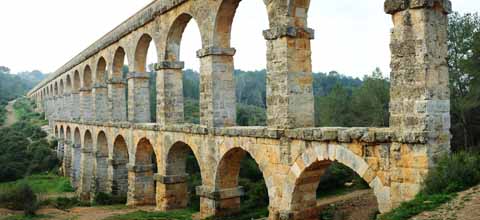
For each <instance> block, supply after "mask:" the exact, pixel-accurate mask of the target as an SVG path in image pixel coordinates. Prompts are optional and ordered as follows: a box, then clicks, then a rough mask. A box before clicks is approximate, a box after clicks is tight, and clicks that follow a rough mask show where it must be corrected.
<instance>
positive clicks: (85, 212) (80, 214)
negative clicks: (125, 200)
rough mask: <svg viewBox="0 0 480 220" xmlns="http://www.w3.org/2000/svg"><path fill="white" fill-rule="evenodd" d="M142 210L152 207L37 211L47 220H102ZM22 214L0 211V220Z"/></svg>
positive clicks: (152, 208)
mask: <svg viewBox="0 0 480 220" xmlns="http://www.w3.org/2000/svg"><path fill="white" fill-rule="evenodd" d="M138 210H144V211H154V210H155V207H154V206H142V207H137V208H129V207H125V206H103V207H101V206H100V207H98V206H96V207H76V208H72V209H70V210H68V211H63V210H59V209H55V208H42V209H40V210H38V211H37V214H39V215H46V216H48V218H47V219H48V220H102V219H105V218H108V217H110V216H114V215H120V214H127V213H130V212H133V211H138ZM21 213H22V212H19V211H11V210H6V209H0V219H3V217H8V216H9V215H18V214H21Z"/></svg>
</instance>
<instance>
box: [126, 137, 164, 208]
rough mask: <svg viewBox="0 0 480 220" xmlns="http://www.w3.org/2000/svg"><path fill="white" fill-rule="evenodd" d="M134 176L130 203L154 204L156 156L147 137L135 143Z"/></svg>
mask: <svg viewBox="0 0 480 220" xmlns="http://www.w3.org/2000/svg"><path fill="white" fill-rule="evenodd" d="M132 171H133V173H132V174H131V176H134V178H131V179H133V181H132V184H131V185H132V186H131V187H130V190H132V192H131V194H132V196H130V199H129V202H128V203H129V204H131V205H154V204H156V201H155V199H156V196H155V193H156V184H155V181H154V178H153V177H154V174H155V173H156V172H157V158H156V155H155V150H154V149H153V145H152V144H151V142H150V141H149V140H148V139H147V138H142V139H140V141H139V142H138V144H137V147H136V153H135V164H134V166H133V169H132Z"/></svg>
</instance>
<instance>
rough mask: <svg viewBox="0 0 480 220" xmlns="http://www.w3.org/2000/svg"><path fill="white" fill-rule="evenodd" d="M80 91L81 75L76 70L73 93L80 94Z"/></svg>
mask: <svg viewBox="0 0 480 220" xmlns="http://www.w3.org/2000/svg"><path fill="white" fill-rule="evenodd" d="M79 89H80V73H79V72H78V70H75V72H74V73H73V92H78V91H79Z"/></svg>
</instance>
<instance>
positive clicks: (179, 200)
mask: <svg viewBox="0 0 480 220" xmlns="http://www.w3.org/2000/svg"><path fill="white" fill-rule="evenodd" d="M154 178H155V181H156V184H157V189H156V201H157V209H159V210H161V211H168V210H175V209H184V208H187V207H188V201H189V193H188V184H187V178H188V175H187V174H184V175H161V174H155V177H154Z"/></svg>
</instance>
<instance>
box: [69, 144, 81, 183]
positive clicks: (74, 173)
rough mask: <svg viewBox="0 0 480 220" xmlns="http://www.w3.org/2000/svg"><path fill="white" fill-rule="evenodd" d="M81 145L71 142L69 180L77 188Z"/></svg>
mask: <svg viewBox="0 0 480 220" xmlns="http://www.w3.org/2000/svg"><path fill="white" fill-rule="evenodd" d="M81 147H82V145H80V144H72V152H71V153H72V156H71V157H72V158H73V159H72V164H71V167H72V169H71V182H72V186H73V187H74V188H75V189H77V188H78V186H79V182H80V159H81V156H80V155H81Z"/></svg>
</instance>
